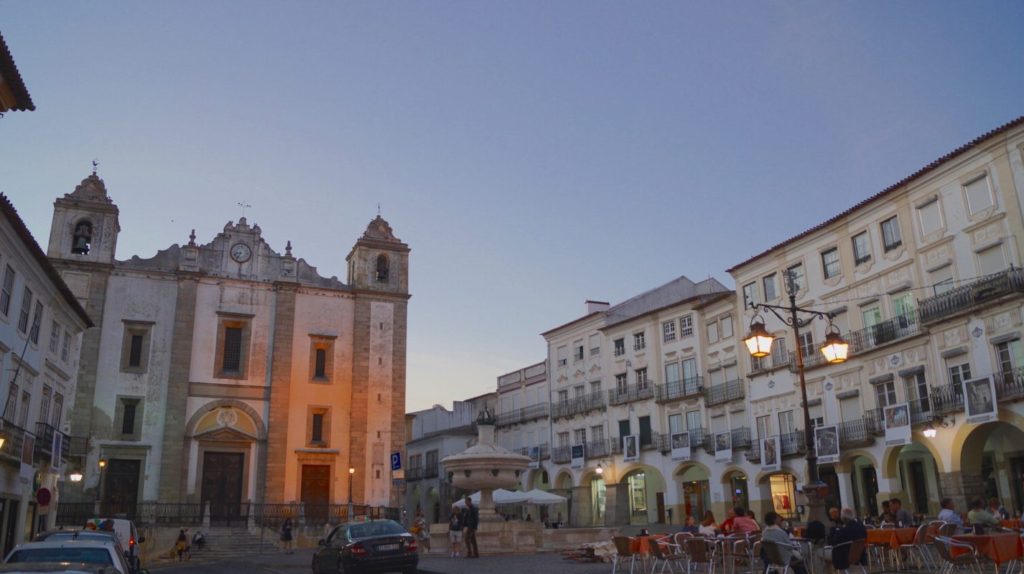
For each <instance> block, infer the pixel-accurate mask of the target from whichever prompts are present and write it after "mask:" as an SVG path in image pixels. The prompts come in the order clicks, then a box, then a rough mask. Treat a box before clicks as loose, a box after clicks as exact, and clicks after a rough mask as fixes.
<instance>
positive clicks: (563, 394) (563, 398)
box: [558, 389, 569, 404]
mask: <svg viewBox="0 0 1024 574" xmlns="http://www.w3.org/2000/svg"><path fill="white" fill-rule="evenodd" d="M558 402H560V403H563V404H565V403H567V402H569V390H568V389H563V390H561V391H558Z"/></svg>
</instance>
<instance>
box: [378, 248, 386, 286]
mask: <svg viewBox="0 0 1024 574" xmlns="http://www.w3.org/2000/svg"><path fill="white" fill-rule="evenodd" d="M377 282H378V283H387V282H388V256H387V255H384V254H383V253H381V254H380V255H378V256H377Z"/></svg>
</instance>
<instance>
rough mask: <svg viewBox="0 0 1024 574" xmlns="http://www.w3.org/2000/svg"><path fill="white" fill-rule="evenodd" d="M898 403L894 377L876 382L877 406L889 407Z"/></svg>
mask: <svg viewBox="0 0 1024 574" xmlns="http://www.w3.org/2000/svg"><path fill="white" fill-rule="evenodd" d="M894 404H896V383H895V382H893V380H892V379H889V380H886V381H883V382H880V383H875V406H877V407H887V406H889V405H894Z"/></svg>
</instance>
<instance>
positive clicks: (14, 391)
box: [4, 374, 18, 423]
mask: <svg viewBox="0 0 1024 574" xmlns="http://www.w3.org/2000/svg"><path fill="white" fill-rule="evenodd" d="M12 377H13V374H12ZM4 418H5V419H6V420H7V421H9V422H12V423H13V422H14V421H15V419H17V418H18V385H16V384H14V383H13V382H12V383H11V384H10V387H9V388H8V390H7V404H6V405H4Z"/></svg>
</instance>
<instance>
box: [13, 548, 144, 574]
mask: <svg viewBox="0 0 1024 574" xmlns="http://www.w3.org/2000/svg"><path fill="white" fill-rule="evenodd" d="M38 562H68V563H75V564H89V565H95V566H102V567H104V568H106V569H107V570H108V571H109V570H110V569H113V570H114V571H115V572H117V573H118V574H149V573H148V571H146V570H134V569H133V568H132V567H131V566H129V564H128V561H127V559H126V558H125V557H124V555H123V553H122V551H121V550H120V546H119V545H118V544H117V543H116V541H104V540H52V541H43V542H26V543H25V544H19V545H18V546H15V547H14V550H11V552H10V553H9V554H8V555H7V558H5V559H4V564H22V563H38Z"/></svg>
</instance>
